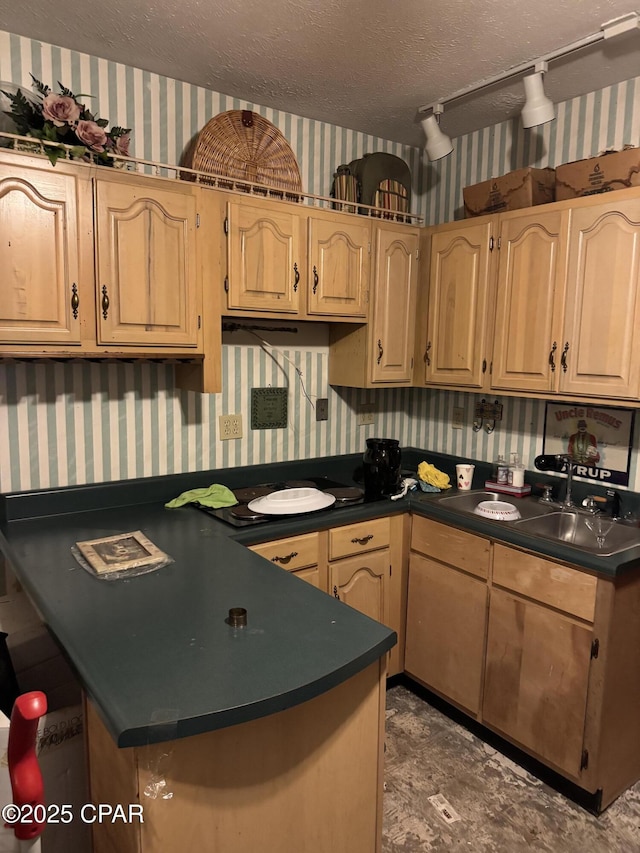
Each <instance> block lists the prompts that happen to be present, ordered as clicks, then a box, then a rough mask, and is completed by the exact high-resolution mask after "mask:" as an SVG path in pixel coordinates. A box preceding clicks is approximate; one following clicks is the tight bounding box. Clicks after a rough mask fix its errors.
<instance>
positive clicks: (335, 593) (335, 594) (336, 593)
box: [333, 586, 340, 598]
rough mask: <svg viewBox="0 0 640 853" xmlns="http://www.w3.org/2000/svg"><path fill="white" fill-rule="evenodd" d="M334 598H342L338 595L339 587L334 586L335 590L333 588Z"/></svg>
mask: <svg viewBox="0 0 640 853" xmlns="http://www.w3.org/2000/svg"><path fill="white" fill-rule="evenodd" d="M333 597H334V598H340V596H339V595H338V587H337V586H334V588H333Z"/></svg>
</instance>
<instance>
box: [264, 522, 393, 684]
mask: <svg viewBox="0 0 640 853" xmlns="http://www.w3.org/2000/svg"><path fill="white" fill-rule="evenodd" d="M409 532H410V516H409V515H408V514H407V513H402V514H400V515H395V516H389V517H386V518H372V519H369V520H368V521H358V522H356V523H355V524H345V525H342V526H341V527H333V528H331V529H330V530H320V531H317V532H313V533H305V534H303V535H301V536H290V537H287V538H286V539H278V540H274V541H272V542H264V543H261V544H259V545H252V546H251V550H252V551H255V553H257V554H260V555H261V556H262V557H264V558H265V559H267V560H270V561H271V562H272V563H274V564H275V565H278V566H280V567H281V568H283V569H286V570H287V571H289V572H291V573H292V574H294V575H295V577H297V578H301V579H302V580H305V581H307V582H308V583H311V584H313V585H314V586H316V587H318V589H321V590H323V591H324V592H328V593H330V594H331V595H334V596H335V597H336V598H339V599H340V600H341V601H343V602H344V603H345V604H348V605H349V606H350V607H353V608H354V609H355V610H359V611H360V612H361V613H364V614H365V615H367V616H369V617H371V618H372V619H375V620H376V621H378V622H382V623H383V624H385V625H387V626H388V627H389V628H392V629H393V630H394V631H395V632H396V634H397V635H398V642H397V643H396V645H395V646H394V647H393V648H392V649H391V651H390V652H389V653H388V661H387V663H388V668H387V675H388V676H391V675H397V674H398V673H401V672H403V671H404V636H405V624H406V608H407V555H408V551H409Z"/></svg>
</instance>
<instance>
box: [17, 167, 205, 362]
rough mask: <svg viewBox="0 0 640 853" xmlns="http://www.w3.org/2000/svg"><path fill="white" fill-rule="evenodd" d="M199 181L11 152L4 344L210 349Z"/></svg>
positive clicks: (112, 350)
mask: <svg viewBox="0 0 640 853" xmlns="http://www.w3.org/2000/svg"><path fill="white" fill-rule="evenodd" d="M197 192H198V190H197V188H195V187H193V186H192V185H190V184H187V183H183V182H180V181H168V180H164V179H156V178H147V177H144V176H141V175H132V174H130V173H126V172H120V171H119V170H116V169H109V168H106V167H91V166H87V165H84V164H75V163H69V162H64V161H58V163H57V164H56V166H55V167H53V166H52V165H51V164H50V163H49V162H48V161H47V160H46V159H45V158H43V157H36V156H25V155H23V154H18V153H14V152H2V153H1V154H0V232H1V234H2V238H1V245H0V270H1V271H2V278H3V286H2V288H0V291H1V292H0V345H1V349H0V355H2V356H5V357H6V356H24V357H26V356H29V357H37V356H41V355H42V356H44V355H47V354H50V353H55V354H56V355H58V356H63V357H64V356H95V357H117V356H119V355H121V354H127V355H131V356H133V357H135V356H143V357H146V358H156V357H157V358H162V357H171V356H182V357H186V358H191V357H192V356H194V355H198V354H201V353H202V352H203V332H202V328H201V326H202V322H201V319H202V318H201V298H202V295H201V278H200V276H201V269H200V261H199V258H198V249H197V246H196V227H197V212H196V199H197ZM219 316H220V315H219V313H218V320H217V323H218V325H219Z"/></svg>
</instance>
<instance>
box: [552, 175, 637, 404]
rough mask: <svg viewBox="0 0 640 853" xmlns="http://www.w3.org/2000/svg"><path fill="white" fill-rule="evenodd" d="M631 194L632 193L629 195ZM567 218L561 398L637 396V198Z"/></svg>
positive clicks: (593, 207) (621, 198) (586, 209)
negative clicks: (572, 395) (568, 222)
mask: <svg viewBox="0 0 640 853" xmlns="http://www.w3.org/2000/svg"><path fill="white" fill-rule="evenodd" d="M627 192H629V193H631V192H632V191H627ZM616 195H617V196H618V198H617V199H616V200H615V201H610V200H609V198H610V196H608V197H607V202H606V203H603V202H602V201H600V202H596V201H594V200H590V201H591V203H590V204H587V205H585V206H581V207H580V208H576V209H574V210H573V211H572V213H571V231H570V237H569V254H568V272H567V288H566V303H565V306H566V307H565V320H564V334H563V337H562V340H561V341H559V342H558V344H559V345H560V344H561V345H562V352H561V355H560V370H559V372H558V376H559V390H560V391H561V392H565V393H568V394H584V395H589V396H598V397H607V398H620V399H627V398H629V399H636V398H637V397H638V396H639V394H640V348H639V347H638V344H637V340H636V342H635V346H634V335H637V333H638V329H639V328H640V193H638V192H634V194H633V196H631V195H627V194H626V193H616Z"/></svg>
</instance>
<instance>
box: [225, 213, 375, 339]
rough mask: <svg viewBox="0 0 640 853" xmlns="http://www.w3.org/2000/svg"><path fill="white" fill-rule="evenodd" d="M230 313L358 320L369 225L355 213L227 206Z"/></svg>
mask: <svg viewBox="0 0 640 853" xmlns="http://www.w3.org/2000/svg"><path fill="white" fill-rule="evenodd" d="M225 231H226V236H227V273H226V277H225V291H226V306H225V307H224V308H223V310H224V313H226V314H230V315H233V314H242V315H245V316H271V317H284V318H292V317H295V318H297V319H303V320H304V319H313V320H319V319H323V318H324V319H327V320H332V321H334V320H335V321H339V320H346V321H354V320H359V321H360V322H364V321H365V320H366V319H367V313H368V295H369V253H370V241H371V226H370V224H369V221H368V220H363V219H362V218H358V217H357V216H347V215H344V214H342V215H340V214H335V213H329V212H326V213H325V212H323V211H313V212H310V211H309V209H308V208H306V207H304V206H303V205H300V204H295V203H291V202H282V201H272V200H268V199H260V198H255V197H251V198H250V199H235V198H234V199H232V200H229V201H227V205H226V220H225Z"/></svg>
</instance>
